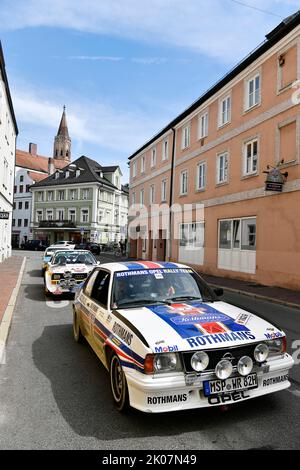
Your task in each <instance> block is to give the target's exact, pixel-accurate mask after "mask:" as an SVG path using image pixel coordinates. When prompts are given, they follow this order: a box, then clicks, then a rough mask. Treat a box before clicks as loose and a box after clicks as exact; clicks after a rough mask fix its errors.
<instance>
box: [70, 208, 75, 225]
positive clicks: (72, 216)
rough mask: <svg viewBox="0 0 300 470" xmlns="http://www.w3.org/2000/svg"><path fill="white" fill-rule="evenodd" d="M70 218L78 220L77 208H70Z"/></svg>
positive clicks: (72, 220) (73, 220)
mask: <svg viewBox="0 0 300 470" xmlns="http://www.w3.org/2000/svg"><path fill="white" fill-rule="evenodd" d="M69 220H70V221H71V222H75V221H76V209H69Z"/></svg>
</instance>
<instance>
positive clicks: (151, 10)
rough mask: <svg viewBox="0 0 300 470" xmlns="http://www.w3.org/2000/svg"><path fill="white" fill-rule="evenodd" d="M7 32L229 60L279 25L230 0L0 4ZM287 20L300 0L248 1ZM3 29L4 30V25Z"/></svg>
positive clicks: (22, 0)
mask: <svg viewBox="0 0 300 470" xmlns="http://www.w3.org/2000/svg"><path fill="white" fill-rule="evenodd" d="M1 3H2V5H1V11H0V24H1V25H2V27H5V28H6V29H17V28H25V27H36V26H50V27H64V28H72V29H74V30H78V31H84V32H93V33H99V34H110V35H115V36H120V37H127V38H131V39H135V40H145V41H148V42H151V43H156V44H171V45H173V46H176V47H185V48H188V49H192V50H194V51H196V52H199V53H202V54H205V55H208V56H210V57H214V58H217V59H220V60H222V61H225V62H226V61H233V60H236V58H238V57H241V56H242V55H244V54H245V53H247V52H249V50H251V48H252V47H253V46H254V45H256V44H258V43H259V42H261V41H262V40H263V38H264V34H265V33H266V31H268V30H270V29H272V28H273V27H274V26H275V25H276V24H277V23H278V22H279V21H280V19H279V18H276V17H274V16H272V15H267V14H263V13H261V12H258V11H255V10H252V9H249V8H246V7H243V6H242V5H239V4H237V3H233V2H231V1H229V0H185V1H184V2H183V1H182V0H163V1H162V0H152V1H151V2H149V1H148V0H126V1H125V0H101V1H99V0H85V1H84V2H82V0H14V1H13V2H12V1H11V0H2V2H1ZM246 3H249V4H250V5H253V6H256V7H258V8H262V9H264V10H267V11H268V10H269V11H271V12H274V13H276V14H282V16H286V15H287V14H290V13H292V12H293V11H294V10H296V9H297V8H299V0H264V1H262V0H248V2H246ZM3 25H4V26H3Z"/></svg>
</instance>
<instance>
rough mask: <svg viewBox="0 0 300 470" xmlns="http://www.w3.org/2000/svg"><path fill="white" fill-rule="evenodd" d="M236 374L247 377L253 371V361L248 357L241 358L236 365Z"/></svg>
mask: <svg viewBox="0 0 300 470" xmlns="http://www.w3.org/2000/svg"><path fill="white" fill-rule="evenodd" d="M237 369H238V373H239V374H240V375H248V374H250V372H251V371H252V369H253V361H252V359H251V357H249V356H243V357H241V358H240V360H239V362H238V365H237Z"/></svg>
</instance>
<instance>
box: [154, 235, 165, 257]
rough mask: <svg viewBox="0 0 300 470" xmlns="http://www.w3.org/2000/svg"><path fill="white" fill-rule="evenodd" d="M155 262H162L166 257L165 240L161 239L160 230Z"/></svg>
mask: <svg viewBox="0 0 300 470" xmlns="http://www.w3.org/2000/svg"><path fill="white" fill-rule="evenodd" d="M156 246H157V261H164V260H165V257H166V239H165V238H163V233H162V230H160V231H159V237H158V240H157V241H156Z"/></svg>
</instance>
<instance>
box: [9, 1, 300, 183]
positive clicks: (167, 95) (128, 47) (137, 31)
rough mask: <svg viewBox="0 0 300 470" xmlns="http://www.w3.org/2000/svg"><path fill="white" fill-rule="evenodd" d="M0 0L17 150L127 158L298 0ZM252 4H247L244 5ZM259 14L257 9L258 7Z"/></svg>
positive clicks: (116, 160) (106, 160)
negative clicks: (61, 136) (63, 136)
mask: <svg viewBox="0 0 300 470" xmlns="http://www.w3.org/2000/svg"><path fill="white" fill-rule="evenodd" d="M241 2H242V3H246V4H247V5H249V7H247V6H243V5H241V4H240V2H239V1H235V0H185V1H184V2H183V1H182V0H180V1H179V0H152V1H151V2H149V1H148V0H85V1H84V2H83V1H81V0H51V1H50V0H26V1H25V0H14V1H11V0H0V25H1V26H0V39H1V41H2V46H3V48H4V54H5V61H6V67H7V72H8V76H9V82H10V87H11V93H12V98H13V102H14V107H15V113H16V117H17V121H18V126H19V131H20V134H19V137H18V143H17V146H18V148H21V149H27V148H28V143H29V142H35V143H37V144H38V151H39V153H40V154H42V155H46V156H52V151H53V150H52V149H53V138H54V135H55V134H56V132H57V128H58V125H59V120H60V117H61V112H62V106H63V105H64V104H65V105H66V107H67V118H68V124H69V133H70V136H71V138H72V157H73V159H74V158H77V157H79V156H80V155H82V154H84V155H87V156H90V157H91V158H94V159H96V160H98V161H99V162H100V163H102V164H104V165H105V164H112V163H114V164H120V166H121V168H122V171H123V173H124V177H125V179H126V178H127V177H128V169H127V157H128V156H129V155H130V154H131V153H132V152H134V151H135V150H136V149H137V148H138V147H139V146H141V145H142V144H143V143H144V142H145V141H146V140H147V139H149V138H150V137H151V136H152V135H153V134H155V133H156V132H158V131H159V129H161V128H162V127H163V126H164V125H165V124H167V123H168V122H169V121H170V120H171V119H173V118H174V117H175V116H176V115H177V114H178V113H180V112H181V111H183V109H185V108H186V107H187V106H189V105H190V104H191V103H192V102H193V101H194V100H195V99H197V97H199V96H200V95H201V94H202V93H203V92H204V91H205V90H206V89H207V88H209V87H210V86H211V85H212V84H213V83H214V82H216V81H217V80H218V79H219V78H220V77H221V76H222V75H223V74H224V73H226V72H227V71H228V70H229V69H230V68H231V67H232V66H234V65H235V64H236V63H237V62H238V61H239V60H240V59H241V58H243V57H244V56H245V55H246V54H248V53H249V52H250V51H251V50H252V49H253V48H255V47H256V46H257V45H258V44H259V43H260V42H262V41H263V40H264V36H265V34H266V33H267V32H269V31H270V30H271V29H273V28H274V27H275V26H276V25H277V24H278V23H280V21H281V19H282V18H284V17H286V16H288V15H290V14H292V13H294V12H295V11H296V10H297V9H299V8H300V0H245V1H244V0H241ZM250 7H253V8H250ZM260 10H265V12H263V11H260Z"/></svg>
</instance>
